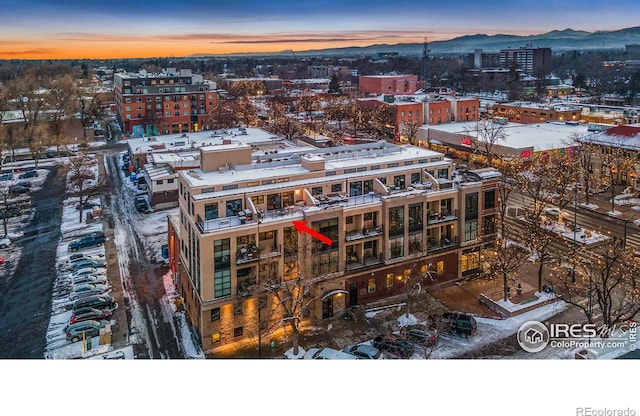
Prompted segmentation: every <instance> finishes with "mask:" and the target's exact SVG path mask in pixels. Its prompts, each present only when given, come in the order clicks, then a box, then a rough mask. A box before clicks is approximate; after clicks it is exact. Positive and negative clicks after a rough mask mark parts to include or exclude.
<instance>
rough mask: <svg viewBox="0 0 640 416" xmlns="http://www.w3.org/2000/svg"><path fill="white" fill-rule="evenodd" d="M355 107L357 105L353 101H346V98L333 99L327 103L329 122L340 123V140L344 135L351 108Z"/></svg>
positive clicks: (338, 132) (338, 131)
mask: <svg viewBox="0 0 640 416" xmlns="http://www.w3.org/2000/svg"><path fill="white" fill-rule="evenodd" d="M354 105H356V104H355V103H354V102H353V101H350V100H345V98H344V97H331V99H330V101H329V103H327V108H326V110H325V111H326V117H327V119H328V120H331V121H335V122H337V123H338V130H337V134H338V136H339V137H340V138H342V135H343V133H344V128H343V127H344V126H343V123H345V122H346V121H347V120H348V119H349V113H350V111H352V110H351V107H353V106H354Z"/></svg>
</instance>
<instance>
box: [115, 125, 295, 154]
mask: <svg viewBox="0 0 640 416" xmlns="http://www.w3.org/2000/svg"><path fill="white" fill-rule="evenodd" d="M225 142H230V143H236V144H239V143H242V144H250V145H255V146H259V145H265V144H273V143H282V144H283V146H286V145H290V146H292V145H291V144H287V143H285V140H284V139H283V138H281V137H278V136H275V135H274V134H272V133H269V132H267V131H265V130H262V129H258V128H236V129H221V130H208V131H201V132H197V133H182V134H180V133H179V134H166V135H162V136H154V137H132V138H130V139H128V140H127V143H128V145H129V150H130V151H131V152H132V153H134V154H137V153H149V152H151V153H154V152H169V151H180V150H190V149H198V148H200V147H202V146H215V145H222V144H228V143H225Z"/></svg>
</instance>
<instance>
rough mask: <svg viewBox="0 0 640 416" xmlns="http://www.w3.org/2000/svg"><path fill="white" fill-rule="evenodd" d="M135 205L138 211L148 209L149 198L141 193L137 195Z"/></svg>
mask: <svg viewBox="0 0 640 416" xmlns="http://www.w3.org/2000/svg"><path fill="white" fill-rule="evenodd" d="M134 205H135V207H136V210H137V211H138V212H143V211H146V210H147V208H148V205H147V200H146V199H145V197H143V196H140V195H138V196H136V199H135V201H134Z"/></svg>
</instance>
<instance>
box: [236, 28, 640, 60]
mask: <svg viewBox="0 0 640 416" xmlns="http://www.w3.org/2000/svg"><path fill="white" fill-rule="evenodd" d="M628 44H640V26H636V27H630V28H625V29H620V30H614V31H596V32H585V31H581V30H573V29H565V30H553V31H551V32H547V33H543V34H539V35H529V36H517V35H507V34H499V35H485V34H476V35H466V36H461V37H457V38H454V39H450V40H444V41H436V42H429V44H428V47H429V51H430V52H429V54H430V56H441V55H462V54H468V53H472V52H473V51H474V50H475V49H482V50H483V51H485V52H498V51H500V49H506V48H520V47H523V46H528V45H530V46H532V47H536V48H551V51H552V53H556V52H563V51H572V50H580V51H585V50H592V51H596V50H600V51H601V50H618V51H622V50H624V47H625V45H628ZM423 47H424V45H423V43H397V44H394V45H389V44H376V45H370V46H362V47H356V46H354V47H346V48H333V49H314V50H306V51H295V52H292V51H291V50H287V51H281V52H274V53H271V54H268V55H289V56H291V55H292V54H293V55H294V56H297V57H300V56H358V55H360V56H365V55H376V54H379V53H395V52H397V53H398V54H399V55H405V56H410V55H413V56H416V55H417V56H420V55H422V50H423ZM236 55H266V54H264V53H261V54H247V53H245V54H236Z"/></svg>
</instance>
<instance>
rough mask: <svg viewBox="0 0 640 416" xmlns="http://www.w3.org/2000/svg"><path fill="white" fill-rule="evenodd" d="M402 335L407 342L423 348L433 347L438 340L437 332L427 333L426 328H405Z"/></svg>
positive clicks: (401, 332)
mask: <svg viewBox="0 0 640 416" xmlns="http://www.w3.org/2000/svg"><path fill="white" fill-rule="evenodd" d="M400 334H401V335H402V337H404V338H405V339H406V340H407V341H410V342H413V343H414V344H418V345H421V346H432V345H434V344H435V343H436V340H437V339H438V336H437V335H438V333H437V331H427V330H426V328H418V327H404V328H402V330H401V331H400Z"/></svg>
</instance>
